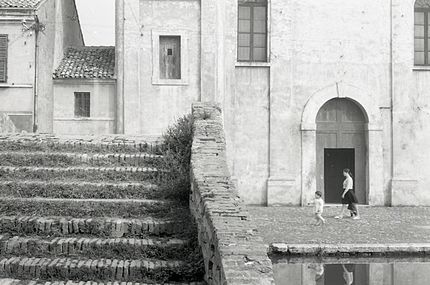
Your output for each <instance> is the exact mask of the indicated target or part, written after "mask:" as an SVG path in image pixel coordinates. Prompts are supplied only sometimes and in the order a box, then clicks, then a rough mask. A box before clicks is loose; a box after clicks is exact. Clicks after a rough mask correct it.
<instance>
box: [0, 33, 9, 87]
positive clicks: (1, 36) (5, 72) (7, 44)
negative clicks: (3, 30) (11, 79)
mask: <svg viewBox="0 0 430 285" xmlns="http://www.w3.org/2000/svg"><path fill="white" fill-rule="evenodd" d="M0 38H5V41H6V47H5V49H6V51H5V59H4V61H5V63H4V77H3V78H1V77H0V83H7V79H8V78H7V72H8V56H9V35H8V34H0Z"/></svg>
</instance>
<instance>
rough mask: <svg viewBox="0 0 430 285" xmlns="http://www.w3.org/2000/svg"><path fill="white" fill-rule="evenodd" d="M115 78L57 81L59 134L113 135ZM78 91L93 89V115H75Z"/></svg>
mask: <svg viewBox="0 0 430 285" xmlns="http://www.w3.org/2000/svg"><path fill="white" fill-rule="evenodd" d="M115 91H116V90H115V81H114V80H85V79H83V80H73V79H65V80H59V79H56V80H54V133H55V134H80V135H90V134H113V133H114V130H115V129H114V127H115ZM74 92H90V113H91V114H90V115H91V116H90V118H75V94H74Z"/></svg>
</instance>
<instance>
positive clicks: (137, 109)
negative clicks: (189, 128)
mask: <svg viewBox="0 0 430 285" xmlns="http://www.w3.org/2000/svg"><path fill="white" fill-rule="evenodd" d="M120 2H121V1H120ZM122 2H123V1H122ZM390 2H391V1H374V0H363V1H352V2H351V1H341V0H327V1H324V4H323V5H322V4H321V1H318V0H307V1H302V0H270V1H269V7H270V12H269V49H270V62H269V63H265V64H255V63H249V64H248V63H237V62H236V32H237V1H228V0H218V1H210V0H202V1H200V3H199V2H198V1H193V0H191V1H185V0H172V1H154V0H133V1H129V2H127V5H124V3H123V6H122V9H123V14H121V15H117V17H118V19H117V20H120V21H122V19H124V18H125V21H123V22H121V23H122V24H124V29H123V30H118V31H117V33H118V35H120V37H119V38H120V39H122V40H121V41H119V43H120V44H121V45H123V46H121V47H119V49H120V50H121V49H123V50H124V52H123V53H121V54H122V56H123V57H122V59H123V60H124V65H121V66H123V67H120V68H119V73H118V74H120V73H121V72H124V74H123V76H122V77H121V79H120V82H121V80H123V82H124V84H123V85H121V86H120V88H119V90H120V89H121V88H124V93H123V94H124V102H125V115H124V120H125V121H124V126H125V132H126V133H142V134H148V135H150V134H159V133H161V132H162V130H163V129H164V128H165V127H166V126H167V125H168V123H169V122H171V121H172V120H173V119H174V118H175V117H178V116H179V115H181V114H183V113H185V112H187V106H189V103H190V102H191V101H194V100H197V101H198V100H202V101H210V100H215V101H217V102H220V103H221V104H222V106H223V111H224V122H225V131H226V141H227V153H228V157H229V162H228V164H229V167H230V171H231V173H232V176H233V179H234V181H235V182H236V184H237V186H238V190H239V193H240V194H241V196H242V197H243V198H244V199H245V202H247V203H249V204H270V205H274V204H280V205H305V204H307V202H309V200H310V199H311V196H312V195H311V194H312V193H313V191H314V190H316V188H315V187H316V185H315V175H316V173H315V171H316V167H314V165H315V161H313V157H314V156H315V149H313V145H314V144H315V130H310V129H308V127H309V124H308V125H306V126H303V114H304V110H305V106H306V105H307V104H308V103H309V102H311V103H310V104H311V105H312V104H314V103H312V102H313V101H312V100H314V101H315V100H316V101H318V100H319V99H315V98H324V99H326V100H330V99H332V98H336V97H342V98H349V99H351V100H354V101H355V102H357V103H358V104H359V105H360V107H361V108H362V109H363V112H364V114H365V115H366V117H368V118H369V122H368V123H369V126H368V127H369V132H367V133H366V138H367V140H368V146H367V155H368V156H369V159H368V170H367V171H368V178H367V180H368V182H367V183H368V186H367V192H368V193H369V194H368V195H369V198H368V200H369V203H370V204H371V205H430V193H429V192H428V191H427V188H426V185H428V184H429V183H430V175H428V169H429V168H430V162H429V161H430V153H429V152H426V151H425V150H426V149H427V147H428V141H429V139H430V135H429V133H430V132H429V131H430V124H429V123H427V122H429V121H430V120H429V119H430V118H429V117H430V107H429V104H428V100H427V96H428V91H427V90H430V89H429V87H430V86H428V85H429V84H430V71H428V70H426V71H423V70H420V71H418V70H414V66H413V46H414V40H413V32H414V29H413V23H414V10H413V6H414V0H407V1H401V0H393V1H392V4H393V6H391V3H390ZM200 13H201V15H200ZM179 15H180V16H179ZM118 27H121V25H118ZM163 30H164V31H168V32H171V33H177V32H180V31H182V32H186V33H188V35H189V36H190V38H189V42H188V48H189V60H190V62H189V67H190V68H189V71H190V72H189V75H190V77H189V84H188V85H180V86H162V85H154V84H153V72H152V71H153V66H152V64H153V61H152V60H153V52H154V51H153V50H152V49H153V42H152V40H153V37H152V33H153V32H154V31H163ZM199 35H200V36H199ZM200 40H201V41H200ZM200 49H201V50H200ZM199 60H200V61H199ZM118 62H121V56H119V57H118ZM121 63H122V62H121ZM138 75H139V76H138ZM121 94H122V93H121ZM318 102H319V101H318ZM319 103H321V104H323V103H324V102H319ZM315 106H316V105H315ZM315 106H314V107H315ZM321 106H322V105H321ZM310 109H312V112H309V113H308V114H307V116H308V117H307V118H306V119H307V121H306V122H308V123H309V122H311V123H312V121H313V120H314V118H316V115H317V112H318V108H310ZM136 118H139V119H136Z"/></svg>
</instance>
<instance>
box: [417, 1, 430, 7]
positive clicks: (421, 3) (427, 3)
mask: <svg viewBox="0 0 430 285" xmlns="http://www.w3.org/2000/svg"><path fill="white" fill-rule="evenodd" d="M415 7H419V8H429V7H430V0H417V1H416V2H415Z"/></svg>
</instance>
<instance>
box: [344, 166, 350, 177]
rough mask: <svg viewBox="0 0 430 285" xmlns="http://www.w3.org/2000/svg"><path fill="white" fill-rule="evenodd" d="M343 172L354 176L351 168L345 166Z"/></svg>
mask: <svg viewBox="0 0 430 285" xmlns="http://www.w3.org/2000/svg"><path fill="white" fill-rule="evenodd" d="M343 172H345V173H348V174H349V176H351V178H352V173H351V170H350V169H349V168H345V169H344V170H343Z"/></svg>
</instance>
